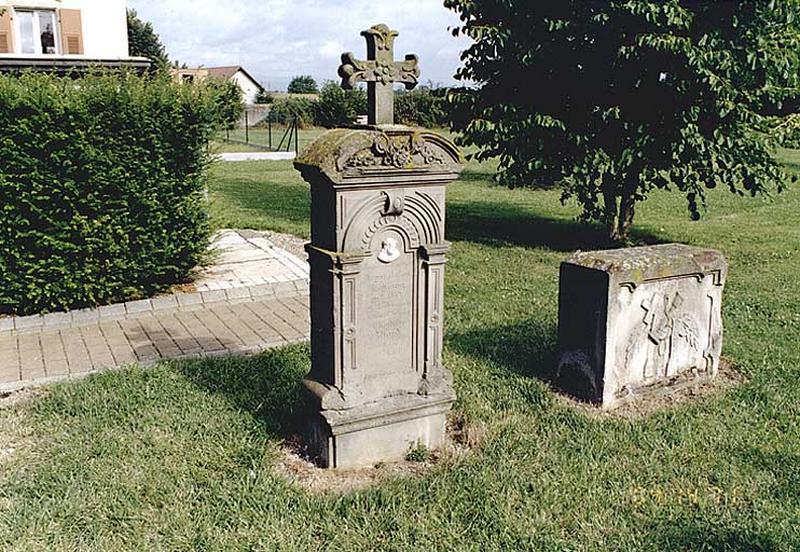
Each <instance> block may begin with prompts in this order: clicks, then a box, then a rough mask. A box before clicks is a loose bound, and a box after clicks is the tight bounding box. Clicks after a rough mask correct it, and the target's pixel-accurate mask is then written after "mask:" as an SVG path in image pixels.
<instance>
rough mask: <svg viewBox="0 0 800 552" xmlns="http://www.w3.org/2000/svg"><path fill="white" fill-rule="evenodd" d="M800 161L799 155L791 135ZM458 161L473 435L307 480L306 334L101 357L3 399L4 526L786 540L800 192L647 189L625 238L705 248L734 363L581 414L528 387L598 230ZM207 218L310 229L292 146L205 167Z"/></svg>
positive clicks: (128, 538)
mask: <svg viewBox="0 0 800 552" xmlns="http://www.w3.org/2000/svg"><path fill="white" fill-rule="evenodd" d="M784 158H785V160H786V162H787V163H789V164H790V166H791V164H797V163H800V152H784ZM492 170H493V167H492V166H491V164H486V165H482V166H480V165H475V164H471V165H470V166H469V167H468V170H467V172H466V173H465V175H464V178H463V179H462V181H461V182H459V183H456V184H454V185H453V186H452V187H451V188H450V190H449V197H448V217H449V220H448V238H449V239H450V240H452V241H453V242H454V246H453V251H452V254H451V256H450V262H449V264H448V275H447V290H446V302H447V319H446V320H447V322H446V325H447V327H446V329H447V334H446V351H445V360H446V363H447V365H448V366H449V367H450V368H451V369H452V370H453V372H454V375H455V385H456V389H457V391H458V394H459V400H458V403H457V405H456V411H457V412H458V413H460V414H461V415H463V416H464V417H465V418H466V419H467V420H468V422H469V423H471V424H474V425H482V426H484V427H485V429H486V436H485V437H484V439H483V441H482V443H481V446H480V448H479V449H478V450H476V451H475V452H474V453H473V454H471V455H469V456H466V457H463V458H457V459H454V460H451V461H449V462H446V463H443V464H440V465H437V466H435V467H434V468H433V469H432V470H431V471H430V473H428V474H426V475H425V476H423V477H421V478H394V479H391V480H389V481H387V482H386V483H384V484H382V485H380V486H379V487H376V488H372V489H367V490H361V491H354V492H348V493H339V494H337V493H328V494H324V495H314V494H309V493H308V492H306V491H304V490H302V488H301V487H299V486H296V485H293V484H292V483H291V482H289V481H287V480H286V479H284V478H283V477H282V476H280V475H279V472H278V470H277V468H276V463H277V462H278V459H279V453H278V447H279V443H280V441H281V439H282V436H283V435H285V433H286V431H287V428H288V427H290V425H291V422H292V420H293V419H294V417H295V412H294V405H295V404H296V399H297V396H298V395H297V394H298V389H299V387H298V385H299V379H300V378H301V376H302V375H303V374H304V373H305V371H306V370H307V369H308V350H307V347H305V346H298V347H290V348H288V349H284V350H281V351H277V352H273V353H269V354H265V355H262V356H259V357H255V358H241V359H217V360H206V361H197V362H188V363H181V364H172V363H165V364H161V365H159V366H157V367H155V368H152V369H147V370H140V369H133V370H127V371H123V372H119V373H110V374H102V375H98V376H96V377H93V378H91V379H89V380H87V381H83V382H79V383H74V384H64V385H56V386H53V387H50V388H48V390H47V391H46V393H45V394H44V396H42V397H40V398H36V399H34V400H32V401H29V402H27V403H22V404H19V405H17V406H14V407H9V408H6V409H4V410H2V411H0V435H1V437H0V438H2V439H3V441H2V444H0V448H3V449H4V450H8V449H9V448H13V449H14V450H13V452H6V453H4V454H2V455H0V468H2V475H0V544H2V548H3V549H9V550H14V549H17V550H27V549H47V550H74V549H93V550H109V549H119V550H190V549H195V550H476V551H477V550H665V551H667V550H742V551H744V550H786V551H790V550H797V549H800V529H798V527H799V524H800V368H799V366H800V352H799V350H798V347H797V342H798V338H800V288H798V285H797V283H796V277H797V274H798V273H799V272H800V225H798V220H799V217H800V215H798V213H800V189H798V187H797V186H792V187H790V189H789V190H788V191H787V192H786V193H784V194H782V195H780V196H777V197H774V198H771V199H750V198H738V197H735V196H732V195H730V194H728V193H726V192H724V191H715V192H714V193H713V194H712V195H711V196H710V207H711V210H710V212H709V213H708V214H707V216H706V217H705V218H704V219H703V220H702V221H700V222H696V223H693V222H689V218H688V214H687V212H686V208H685V205H684V203H683V200H682V199H681V198H680V197H679V196H677V195H673V194H666V193H659V194H654V195H653V196H652V198H651V199H650V200H649V201H648V202H647V203H646V204H645V205H643V206H642V208H641V209H640V211H639V213H638V216H639V219H638V220H639V225H638V227H637V239H639V240H640V241H643V242H660V241H681V242H686V243H692V244H698V245H705V246H712V247H716V248H719V249H721V250H722V251H724V252H725V254H726V255H727V256H728V258H729V261H730V264H731V272H730V279H729V285H728V288H727V291H726V297H725V324H726V339H725V354H726V356H727V357H728V358H729V359H731V360H732V361H733V363H734V364H735V367H736V369H737V370H739V371H741V372H742V373H743V374H744V375H745V376H746V377H747V381H746V382H745V383H743V384H741V385H739V386H738V387H736V388H734V389H731V390H729V391H726V392H722V393H720V394H718V395H715V396H712V397H706V398H704V399H702V400H698V401H695V402H692V403H689V404H684V405H682V406H680V407H674V408H670V409H668V410H665V411H662V412H656V413H653V414H651V415H649V416H648V417H646V418H643V419H619V418H599V417H595V416H589V415H587V414H586V413H585V412H583V411H579V410H576V409H574V408H573V407H571V406H569V405H568V404H567V403H565V402H563V401H560V400H557V397H556V395H555V394H554V392H553V391H552V390H551V389H550V388H549V387H548V386H547V385H546V384H545V383H544V382H543V379H546V377H547V376H548V374H549V373H550V370H551V368H552V365H553V355H554V347H555V332H556V325H557V318H556V315H557V288H558V264H559V262H560V261H561V260H562V259H563V258H564V257H565V256H566V255H568V253H569V252H570V251H572V250H574V249H576V248H584V249H585V248H589V247H593V246H594V245H595V244H597V243H600V241H601V234H600V233H599V232H598V231H597V230H596V229H593V228H591V227H585V226H582V225H579V224H577V223H575V222H574V216H575V214H576V210H575V208H574V207H566V208H565V207H562V206H561V205H560V203H559V200H558V192H557V191H535V192H534V191H526V190H513V191H509V190H506V189H503V188H499V187H497V186H494V185H493V184H492V183H491V174H492ZM211 190H212V194H211V195H212V198H213V201H214V217H215V224H217V225H218V226H236V227H251V228H260V229H271V230H277V231H290V232H294V233H296V234H298V235H303V236H307V235H308V213H309V206H308V188H307V186H306V185H305V184H304V183H302V182H301V181H300V179H299V177H298V176H297V174H296V173H294V171H293V169H292V167H291V164H290V163H244V164H227V165H219V166H217V167H216V168H215V173H214V178H213V182H212V186H211Z"/></svg>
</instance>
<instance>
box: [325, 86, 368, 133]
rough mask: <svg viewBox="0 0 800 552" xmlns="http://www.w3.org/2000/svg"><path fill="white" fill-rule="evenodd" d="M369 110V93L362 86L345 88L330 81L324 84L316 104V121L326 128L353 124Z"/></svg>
mask: <svg viewBox="0 0 800 552" xmlns="http://www.w3.org/2000/svg"><path fill="white" fill-rule="evenodd" d="M366 112H367V93H366V92H365V91H364V90H362V89H361V88H354V89H352V90H345V89H343V88H342V87H341V86H339V84H338V83H335V82H332V81H328V82H326V83H325V84H324V85H323V86H322V90H321V91H320V93H319V99H318V100H317V102H316V104H315V105H314V122H315V123H316V124H317V125H319V126H323V127H326V128H333V127H342V126H347V125H350V124H353V122H355V120H356V119H357V118H358V116H359V115H360V114H361V113H366Z"/></svg>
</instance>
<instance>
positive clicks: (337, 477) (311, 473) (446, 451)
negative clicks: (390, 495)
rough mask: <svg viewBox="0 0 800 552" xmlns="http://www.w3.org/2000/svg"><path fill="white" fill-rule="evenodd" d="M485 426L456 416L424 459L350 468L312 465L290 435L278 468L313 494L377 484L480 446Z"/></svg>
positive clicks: (297, 440)
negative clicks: (438, 444)
mask: <svg viewBox="0 0 800 552" xmlns="http://www.w3.org/2000/svg"><path fill="white" fill-rule="evenodd" d="M485 435H486V428H485V427H484V426H482V425H479V424H469V423H467V422H466V420H465V419H464V418H463V417H462V416H459V415H453V416H451V417H450V418H449V419H448V422H447V436H448V439H447V443H446V444H445V445H444V446H443V447H442V448H441V449H439V450H433V451H430V452H429V454H428V457H427V459H426V460H424V461H418V462H414V461H410V460H403V461H400V462H381V463H378V464H375V465H373V466H368V467H364V468H354V469H325V468H320V467H319V466H317V465H316V464H314V463H313V462H312V461H311V460H310V459H309V458H308V454H307V451H306V449H305V447H304V445H303V443H302V441H301V440H300V438H299V437H292V438H290V439H287V441H286V442H285V443H284V444H283V446H282V447H281V456H282V458H281V460H280V462H279V464H278V471H279V473H281V475H283V476H284V477H285V478H286V479H288V480H289V481H290V482H291V483H293V484H295V485H297V486H299V487H301V488H302V489H303V490H305V491H307V492H310V493H314V494H323V493H336V494H339V493H348V492H351V491H357V490H362V489H366V488H370V487H373V486H376V485H379V484H380V483H382V482H383V481H386V480H387V479H391V478H394V477H420V476H422V475H424V474H425V473H427V472H428V471H430V470H431V469H432V468H433V467H435V466H438V465H442V464H447V463H451V462H454V461H456V460H458V459H460V458H463V457H464V456H467V455H469V454H471V453H472V452H473V451H474V450H476V449H478V447H480V443H481V442H482V441H483V439H484V437H485Z"/></svg>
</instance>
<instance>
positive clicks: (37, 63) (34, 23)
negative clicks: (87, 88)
mask: <svg viewBox="0 0 800 552" xmlns="http://www.w3.org/2000/svg"><path fill="white" fill-rule="evenodd" d="M98 65H99V66H110V67H124V66H128V67H132V68H135V69H145V68H147V67H149V65H150V62H149V61H148V60H147V59H145V58H137V57H131V56H130V55H129V52H128V21H127V15H126V3H125V0H0V71H10V70H20V69H24V68H41V69H46V70H61V71H74V70H75V69H80V68H86V67H91V66H98Z"/></svg>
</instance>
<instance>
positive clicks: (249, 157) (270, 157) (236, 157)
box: [217, 151, 297, 163]
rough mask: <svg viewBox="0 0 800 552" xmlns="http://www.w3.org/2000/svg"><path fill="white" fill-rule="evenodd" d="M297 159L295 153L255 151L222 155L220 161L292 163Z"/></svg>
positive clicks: (219, 157) (219, 155)
mask: <svg viewBox="0 0 800 552" xmlns="http://www.w3.org/2000/svg"><path fill="white" fill-rule="evenodd" d="M296 157H297V154H296V153H295V152H293V151H288V152H287V151H253V152H242V153H220V154H218V155H217V158H218V159H219V160H220V161H225V162H228V163H236V162H240V161H291V160H293V159H295V158H296Z"/></svg>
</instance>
